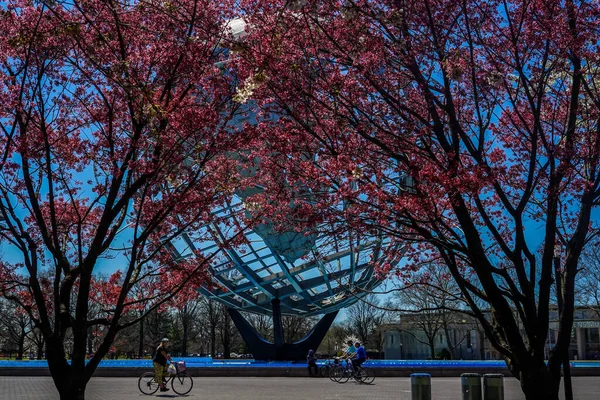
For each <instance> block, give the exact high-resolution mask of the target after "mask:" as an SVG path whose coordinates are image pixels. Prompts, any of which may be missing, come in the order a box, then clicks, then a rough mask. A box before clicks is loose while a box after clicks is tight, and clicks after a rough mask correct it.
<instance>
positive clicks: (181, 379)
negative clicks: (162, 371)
mask: <svg viewBox="0 0 600 400" xmlns="http://www.w3.org/2000/svg"><path fill="white" fill-rule="evenodd" d="M172 365H174V366H175V374H174V375H173V374H170V373H166V375H165V377H164V378H165V380H164V382H165V386H166V385H168V384H169V382H171V389H173V391H174V392H175V393H177V394H178V395H181V396H183V395H186V394H188V393H189V392H190V391H191V390H192V387H193V386H194V380H193V379H192V377H191V376H190V375H189V374H188V373H187V372H185V370H186V368H185V361H180V362H177V363H173V364H172ZM159 387H160V385H159V384H158V382H157V381H156V379H155V375H154V372H144V373H143V374H142V375H141V376H140V379H139V380H138V388H139V389H140V392H142V393H143V394H146V395H151V394H154V393H156V391H157V390H158V388H159Z"/></svg>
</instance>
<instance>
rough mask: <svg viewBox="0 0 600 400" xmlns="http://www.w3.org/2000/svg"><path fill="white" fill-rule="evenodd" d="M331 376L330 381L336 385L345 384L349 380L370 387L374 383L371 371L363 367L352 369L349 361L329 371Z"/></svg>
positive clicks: (373, 375)
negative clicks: (352, 379) (351, 379)
mask: <svg viewBox="0 0 600 400" xmlns="http://www.w3.org/2000/svg"><path fill="white" fill-rule="evenodd" d="M331 374H332V377H331V380H332V381H334V382H337V383H346V382H348V381H349V380H350V378H354V380H355V381H356V382H358V383H364V384H367V385H370V384H372V383H373V382H374V381H375V372H374V371H373V370H372V369H370V368H365V367H363V366H360V367H356V368H354V367H353V366H352V363H351V362H350V361H346V364H345V365H340V366H339V367H338V368H334V369H333V370H332V371H331Z"/></svg>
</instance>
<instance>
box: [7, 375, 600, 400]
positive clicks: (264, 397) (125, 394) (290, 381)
mask: <svg viewBox="0 0 600 400" xmlns="http://www.w3.org/2000/svg"><path fill="white" fill-rule="evenodd" d="M432 387H433V399H435V400H457V399H460V398H461V394H460V379H459V378H433V379H432ZM573 387H574V388H575V399H576V400H596V399H598V398H599V395H598V393H600V377H576V378H573ZM505 388H506V395H505V400H520V399H523V395H522V394H521V392H520V389H519V382H518V381H517V380H516V379H513V378H507V379H505ZM150 397H158V398H162V399H169V398H176V397H180V396H177V395H175V394H173V392H172V391H170V392H168V393H166V394H156V395H154V396H144V395H142V394H141V393H140V392H139V391H138V389H137V379H135V378H94V379H92V381H91V382H90V384H89V386H88V390H87V396H86V399H88V400H130V399H140V400H141V399H147V398H150ZM182 397H185V398H186V399H210V400H241V399H249V400H254V399H256V400H271V399H272V400H280V399H285V400H296V399H297V400H307V399H314V400H321V399H323V400H334V399H343V400H355V399H361V400H364V399H373V400H392V399H393V400H409V399H410V379H409V378H380V379H377V380H376V381H375V383H374V384H373V385H360V384H356V383H353V382H348V383H346V384H338V383H334V382H331V381H329V379H319V378H314V379H311V378H194V388H193V390H192V391H191V393H190V394H189V395H188V396H182ZM0 399H2V400H57V399H58V395H57V394H56V390H55V389H54V386H53V384H52V380H51V379H50V378H45V377H44V378H41V377H8V376H0Z"/></svg>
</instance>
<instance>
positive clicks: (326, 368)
mask: <svg viewBox="0 0 600 400" xmlns="http://www.w3.org/2000/svg"><path fill="white" fill-rule="evenodd" d="M338 366H339V361H338V360H335V361H331V360H327V362H326V363H325V364H323V365H321V367H320V368H319V374H320V375H321V377H323V378H324V377H328V378H329V379H331V380H333V379H332V375H331V371H332V370H333V369H335V368H337V367H338Z"/></svg>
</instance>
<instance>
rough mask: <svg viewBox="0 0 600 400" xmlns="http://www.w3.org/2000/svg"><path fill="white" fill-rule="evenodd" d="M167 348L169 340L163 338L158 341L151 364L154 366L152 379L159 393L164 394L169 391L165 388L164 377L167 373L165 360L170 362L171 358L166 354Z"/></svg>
mask: <svg viewBox="0 0 600 400" xmlns="http://www.w3.org/2000/svg"><path fill="white" fill-rule="evenodd" d="M168 346H169V339H167V338H163V340H161V341H160V345H159V346H158V347H157V348H156V353H154V358H153V359H152V363H153V364H154V377H155V378H154V379H156V382H158V384H159V385H160V391H161V392H166V391H168V390H169V389H168V388H166V387H165V381H164V379H163V378H164V376H165V374H166V373H167V360H168V361H171V357H170V356H169V354H168V353H167V347H168Z"/></svg>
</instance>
